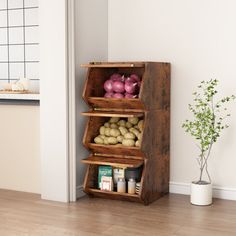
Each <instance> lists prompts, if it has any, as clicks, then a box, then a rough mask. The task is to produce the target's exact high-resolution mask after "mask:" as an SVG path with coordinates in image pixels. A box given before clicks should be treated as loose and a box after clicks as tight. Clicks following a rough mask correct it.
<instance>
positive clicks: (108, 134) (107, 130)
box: [105, 128, 111, 137]
mask: <svg viewBox="0 0 236 236" xmlns="http://www.w3.org/2000/svg"><path fill="white" fill-rule="evenodd" d="M110 130H111V129H110V128H105V135H106V136H108V137H109V136H110Z"/></svg>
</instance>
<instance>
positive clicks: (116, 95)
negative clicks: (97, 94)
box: [112, 93, 124, 98]
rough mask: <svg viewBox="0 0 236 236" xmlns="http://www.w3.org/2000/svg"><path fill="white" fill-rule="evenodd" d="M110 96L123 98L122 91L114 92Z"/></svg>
mask: <svg viewBox="0 0 236 236" xmlns="http://www.w3.org/2000/svg"><path fill="white" fill-rule="evenodd" d="M112 97H113V98H123V97H124V95H123V94H122V93H114V94H113V96H112Z"/></svg>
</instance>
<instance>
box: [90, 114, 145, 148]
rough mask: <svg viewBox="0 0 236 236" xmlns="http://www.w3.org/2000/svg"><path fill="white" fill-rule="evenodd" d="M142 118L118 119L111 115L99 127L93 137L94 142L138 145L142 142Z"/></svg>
mask: <svg viewBox="0 0 236 236" xmlns="http://www.w3.org/2000/svg"><path fill="white" fill-rule="evenodd" d="M143 124H144V121H143V120H139V118H138V117H130V118H128V119H120V118H119V117H112V118H110V120H109V121H108V122H106V123H104V125H103V126H101V127H100V129H99V135H98V136H97V137H96V138H95V139H94V142H95V143H96V144H106V145H114V144H118V143H121V144H122V145H124V146H126V147H135V146H136V147H140V146H141V142H142V132H143Z"/></svg>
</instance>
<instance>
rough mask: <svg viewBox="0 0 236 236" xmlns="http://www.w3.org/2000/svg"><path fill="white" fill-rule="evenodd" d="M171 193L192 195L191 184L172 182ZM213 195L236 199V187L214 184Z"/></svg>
mask: <svg viewBox="0 0 236 236" xmlns="http://www.w3.org/2000/svg"><path fill="white" fill-rule="evenodd" d="M170 193H178V194H184V195H190V184H187V183H178V182H170ZM213 197H214V198H220V199H227V200H236V188H225V187H219V186H213Z"/></svg>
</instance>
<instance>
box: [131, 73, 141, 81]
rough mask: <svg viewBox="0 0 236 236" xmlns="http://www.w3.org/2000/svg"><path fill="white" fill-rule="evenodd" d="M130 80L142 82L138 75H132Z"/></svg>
mask: <svg viewBox="0 0 236 236" xmlns="http://www.w3.org/2000/svg"><path fill="white" fill-rule="evenodd" d="M130 78H131V79H134V80H135V81H137V82H138V81H140V78H139V77H138V75H136V74H132V75H131V76H130Z"/></svg>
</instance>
